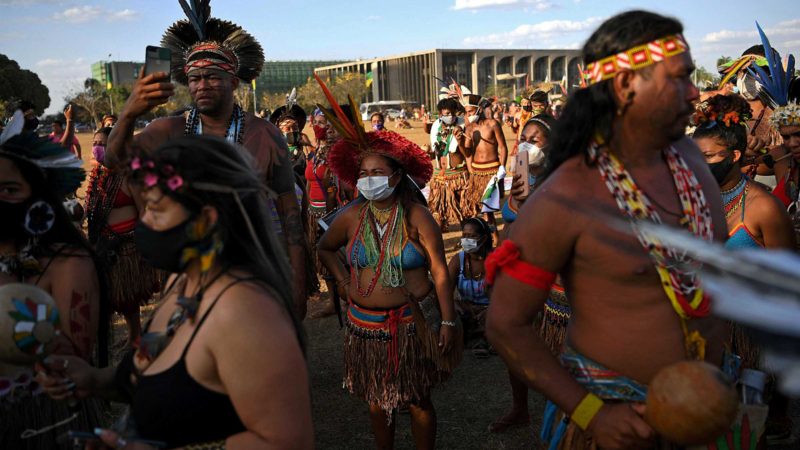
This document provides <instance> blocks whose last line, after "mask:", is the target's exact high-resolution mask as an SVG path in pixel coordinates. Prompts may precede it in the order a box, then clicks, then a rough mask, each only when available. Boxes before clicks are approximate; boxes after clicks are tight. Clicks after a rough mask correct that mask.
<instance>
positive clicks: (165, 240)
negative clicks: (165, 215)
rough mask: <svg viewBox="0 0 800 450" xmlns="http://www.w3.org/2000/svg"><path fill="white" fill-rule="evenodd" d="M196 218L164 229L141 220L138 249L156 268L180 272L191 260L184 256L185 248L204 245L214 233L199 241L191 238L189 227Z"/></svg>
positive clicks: (137, 233)
mask: <svg viewBox="0 0 800 450" xmlns="http://www.w3.org/2000/svg"><path fill="white" fill-rule="evenodd" d="M194 220H195V218H194V217H190V218H189V219H187V220H186V221H184V222H183V223H181V224H179V225H176V226H174V227H172V228H170V229H168V230H164V231H156V230H153V229H152V228H149V227H148V226H147V225H145V224H144V223H143V222H142V221H139V222H138V223H137V224H136V230H135V231H134V236H135V237H136V249H137V250H138V251H139V254H141V255H142V258H143V259H144V260H145V262H147V263H148V264H150V265H151V266H153V267H154V268H156V269H160V270H164V271H167V272H170V273H180V272H182V271H183V270H184V269H185V268H186V266H187V265H188V264H189V262H191V260H185V259H184V258H183V250H184V249H186V248H188V247H204V243H205V242H206V241H208V240H210V239H211V235H212V234H213V233H208V234H207V235H206V237H204V238H202V239H200V240H199V241H197V240H193V239H192V238H190V237H189V234H188V233H189V228H190V227H191V224H192V222H193V221H194Z"/></svg>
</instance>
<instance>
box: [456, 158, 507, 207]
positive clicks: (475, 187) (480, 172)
mask: <svg viewBox="0 0 800 450" xmlns="http://www.w3.org/2000/svg"><path fill="white" fill-rule="evenodd" d="M483 166H486V168H483ZM472 167H473V170H472V174H470V177H469V187H468V188H467V191H466V194H465V195H464V203H463V207H464V216H465V217H474V216H478V215H480V214H481V208H482V207H483V204H482V203H481V199H483V192H484V191H485V190H486V186H487V185H488V184H489V182H490V181H492V177H494V176H495V175H497V168H498V167H500V163H499V162H496V163H493V164H492V163H490V164H483V165H480V167H476V164H474V163H473V165H472Z"/></svg>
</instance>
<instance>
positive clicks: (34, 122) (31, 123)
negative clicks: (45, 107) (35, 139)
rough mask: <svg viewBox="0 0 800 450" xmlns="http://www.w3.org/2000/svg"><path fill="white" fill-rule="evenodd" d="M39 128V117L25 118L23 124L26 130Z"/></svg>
mask: <svg viewBox="0 0 800 450" xmlns="http://www.w3.org/2000/svg"><path fill="white" fill-rule="evenodd" d="M37 128H39V119H37V118H36V117H33V118H30V119H25V125H23V126H22V129H24V130H25V131H36V129H37Z"/></svg>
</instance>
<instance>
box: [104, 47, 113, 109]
mask: <svg viewBox="0 0 800 450" xmlns="http://www.w3.org/2000/svg"><path fill="white" fill-rule="evenodd" d="M110 72H111V53H109V54H108V65H107V66H106V92H107V93H108V103H109V105H110V106H111V115H112V116H113V115H114V97H112V96H111V89H109V88H108V86H109V85H110V84H111V81H110V80H111V73H110Z"/></svg>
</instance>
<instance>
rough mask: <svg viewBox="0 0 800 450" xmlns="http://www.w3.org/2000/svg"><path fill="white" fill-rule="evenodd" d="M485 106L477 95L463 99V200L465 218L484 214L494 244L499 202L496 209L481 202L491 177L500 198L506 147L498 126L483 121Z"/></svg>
mask: <svg viewBox="0 0 800 450" xmlns="http://www.w3.org/2000/svg"><path fill="white" fill-rule="evenodd" d="M488 105H489V102H488V101H487V100H486V99H482V98H481V97H480V96H479V95H475V94H470V95H467V96H465V97H464V110H465V115H464V116H465V117H466V118H467V120H466V130H465V132H464V135H465V136H464V147H465V148H466V151H467V165H468V167H469V172H470V183H469V189H468V192H467V194H466V196H467V199H469V206H470V207H471V208H472V209H469V210H467V211H465V214H469V216H478V215H479V214H481V213H485V214H486V222H487V223H488V224H489V226H490V227H491V229H492V233H493V234H494V239H495V242H498V241H499V236H498V235H497V222H496V221H495V219H494V213H495V211H499V210H500V202H499V200H498V202H497V205H489V204H484V203H483V202H482V201H481V198H482V197H483V193H484V191H485V190H486V187H487V185H488V184H489V183H491V182H492V180H493V178H494V177H495V176H496V177H497V179H496V183H497V186H496V189H498V190H499V197H502V196H503V179H504V178H505V176H506V159H507V158H508V147H507V146H506V138H505V136H504V135H503V127H502V125H501V124H500V122H498V121H497V120H495V119H493V118H486V116H485V114H484V109H486V107H487V106H488ZM499 197H498V198H499Z"/></svg>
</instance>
